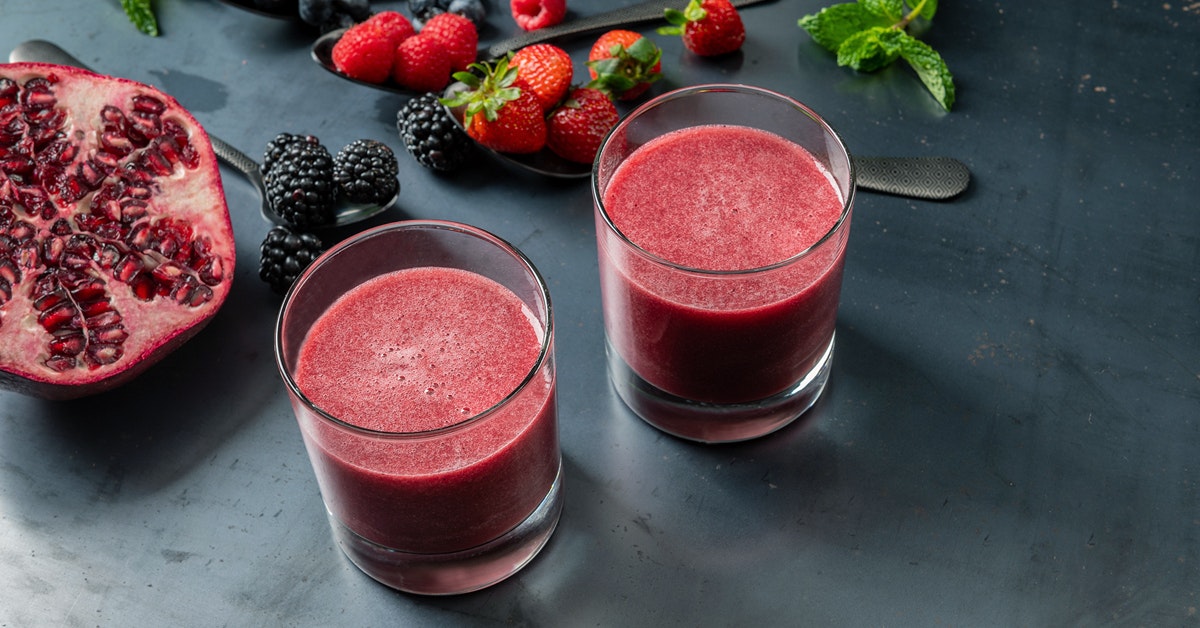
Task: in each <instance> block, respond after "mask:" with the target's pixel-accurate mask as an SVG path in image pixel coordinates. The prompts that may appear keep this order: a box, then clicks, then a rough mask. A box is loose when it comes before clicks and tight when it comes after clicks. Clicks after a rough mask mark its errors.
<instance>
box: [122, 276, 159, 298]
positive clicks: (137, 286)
mask: <svg viewBox="0 0 1200 628" xmlns="http://www.w3.org/2000/svg"><path fill="white" fill-rule="evenodd" d="M128 283H129V287H130V288H131V289H132V290H133V295H134V296H136V297H137V298H139V299H141V300H143V301H149V300H150V299H153V298H154V295H155V294H156V291H155V286H154V277H151V276H150V273H147V272H144V271H143V272H141V273H138V274H137V275H136V276H135V277H133V278H132V279H130V280H129V282H128Z"/></svg>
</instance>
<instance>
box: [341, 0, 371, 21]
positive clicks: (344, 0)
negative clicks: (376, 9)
mask: <svg viewBox="0 0 1200 628" xmlns="http://www.w3.org/2000/svg"><path fill="white" fill-rule="evenodd" d="M333 12H334V13H336V14H338V15H348V16H350V19H352V20H354V21H355V22H363V21H365V20H366V19H367V18H369V17H371V0H333Z"/></svg>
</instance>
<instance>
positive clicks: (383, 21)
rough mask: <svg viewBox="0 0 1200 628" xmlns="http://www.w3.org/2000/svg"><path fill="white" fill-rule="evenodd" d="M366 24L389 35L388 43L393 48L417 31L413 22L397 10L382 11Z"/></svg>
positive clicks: (386, 35) (384, 34)
mask: <svg viewBox="0 0 1200 628" xmlns="http://www.w3.org/2000/svg"><path fill="white" fill-rule="evenodd" d="M365 24H367V25H370V26H373V27H374V28H376V29H378V31H379V33H380V34H382V35H383V36H385V37H387V40H388V44H389V45H390V46H392V47H393V48H395V47H396V46H399V45H400V42H402V41H404V40H405V39H408V38H409V37H412V36H413V34H415V33H416V32H417V31H416V29H415V28H413V25H412V22H410V21H408V18H407V17H404V14H402V13H398V12H396V11H380V12H379V13H376V14H375V15H372V16H371V17H370V18H369V19H368V20H367V21H366V22H365Z"/></svg>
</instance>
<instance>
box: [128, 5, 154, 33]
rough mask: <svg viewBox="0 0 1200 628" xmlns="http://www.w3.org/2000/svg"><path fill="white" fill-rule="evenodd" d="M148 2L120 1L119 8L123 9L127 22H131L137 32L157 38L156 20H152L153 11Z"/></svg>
mask: <svg viewBox="0 0 1200 628" xmlns="http://www.w3.org/2000/svg"><path fill="white" fill-rule="evenodd" d="M150 2H151V0H121V8H122V9H125V15H128V16H129V21H130V22H133V25H134V26H136V27H137V29H138V30H139V31H142V32H143V33H145V34H147V35H149V36H151V37H157V36H158V20H156V19H154V9H153V8H152V7H151V6H150Z"/></svg>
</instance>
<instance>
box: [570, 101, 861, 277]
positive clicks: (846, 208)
mask: <svg viewBox="0 0 1200 628" xmlns="http://www.w3.org/2000/svg"><path fill="white" fill-rule="evenodd" d="M705 92H738V93H744V94H753V95H757V96H762V97H766V98H769V99H773V100H777V101H779V102H781V103H783V104H786V105H789V106H791V107H792V108H793V109H796V110H798V111H799V112H800V113H802V114H804V115H806V116H808V117H809V118H810V119H812V120H813V121H814V122H816V123H817V124H818V125H819V126H820V127H821V129H822V130H823V131H824V132H825V133H827V134H828V135H829V136H830V137H832V138H833V140H834V142H835V144H836V145H837V147H838V148H840V149H841V152H842V153H843V154H845V155H846V163H847V165H848V167H849V174H850V177H849V188H850V190H849V192H848V193H847V194H846V198H845V199H844V200H843V201H842V211H841V213H840V214H838V219H837V221H836V222H834V224H833V226H831V227H830V228H829V230H828V231H826V232H825V233H824V234H823V235H822V236H821V237H820V238H818V239H817V241H816V242H813V243H812V244H811V245H809V246H808V247H806V248H805V249H804V250H802V251H800V252H798V253H794V254H792V255H790V256H788V257H786V258H784V259H782V260H780V261H778V262H774V263H772V264H767V265H765V266H756V267H754V268H737V269H731V270H714V269H710V268H695V267H692V266H687V265H684V264H677V263H675V262H672V261H670V260H668V259H666V258H664V257H662V256H660V255H657V254H655V253H651V252H650V251H647V250H646V249H644V248H642V247H641V246H639V245H638V244H637V243H636V242H634V241H633V240H630V239H629V236H627V235H625V233H624V232H623V231H621V230H620V229H619V228H617V226H616V225H615V224H613V221H612V218H611V217H610V216H609V215H608V210H607V209H605V207H604V195H603V194H602V192H601V190H600V162H601V157H602V156H603V154H604V149H605V148H607V147H608V144H609V142H610V141H611V140H612V139H613V138H614V137H616V135H617V134H618V133H620V132H621V131H622V130H623V129H625V128H626V127H628V126H629V124H630V122H631V121H633V120H634V119H635V118H637V117H639V116H640V115H641V114H642V113H644V112H646V111H649V110H650V109H653V108H655V107H657V106H659V105H661V104H663V103H666V102H669V101H672V100H678V99H680V98H684V97H687V96H692V95H694V94H700V93H705ZM693 126H697V125H693ZM730 126H734V125H730ZM739 126H747V127H748V126H749V125H739ZM682 128H690V127H682ZM751 128H753V127H751ZM789 141H790V140H789ZM856 176H857V173H856V170H855V167H854V159H852V158H851V156H850V151H849V150H847V149H846V144H845V142H843V141H842V136H841V135H839V134H838V132H837V131H835V130H834V129H833V127H831V126H830V125H829V123H828V122H826V121H825V118H823V117H821V116H820V114H818V113H817V112H816V111H813V110H812V109H811V108H810V107H809V106H808V105H805V104H804V103H802V102H800V101H799V100H796V99H795V98H792V97H791V96H788V95H786V94H782V93H780V92H776V91H773V90H770V89H766V88H762V87H755V86H753V85H744V84H741V83H707V84H703V85H692V86H688V87H681V88H679V89H675V90H672V91H669V92H666V93H664V94H660V95H658V96H656V97H654V98H652V99H650V100H648V101H646V102H644V103H642V104H641V105H639V106H638V107H637V108H636V109H634V110H633V111H632V112H631V113H630V114H629V115H627V116H625V117H624V118H622V119H621V120H620V122H618V123H617V124H616V125H614V126H613V128H612V129H610V130H609V132H608V133H607V134H606V135H605V136H604V140H603V141H601V142H600V148H599V150H597V151H596V159H595V160H594V161H593V162H592V176H591V188H592V199H593V201H594V202H595V205H596V208H597V209H598V210H599V211H600V216H601V217H602V218H604V224H605V225H607V227H608V228H609V229H610V230H611V231H612V232H613V233H615V234H616V235H617V237H619V238H620V239H621V242H622V243H624V244H625V245H627V246H629V247H630V248H631V249H632V250H633V251H634V252H635V253H637V254H638V255H640V256H641V257H643V258H645V259H646V260H647V261H650V262H652V263H655V264H657V265H660V266H666V267H668V268H671V269H674V270H679V271H683V272H687V273H693V274H698V275H709V276H722V275H724V276H737V275H752V274H757V273H763V272H768V271H772V270H777V269H779V268H783V267H786V266H790V265H792V264H795V263H797V262H799V261H800V260H802V259H804V258H806V257H808V256H810V255H811V254H813V253H814V252H815V251H816V250H817V249H819V248H821V247H822V246H823V245H824V244H825V243H826V242H828V241H829V240H830V239H832V238H833V236H834V234H836V233H838V232H839V231H840V230H841V229H842V226H843V225H845V224H846V221H847V220H848V219H849V218H850V210H851V209H852V208H853V207H854V193H855V190H856V189H857V185H855V179H856Z"/></svg>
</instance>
